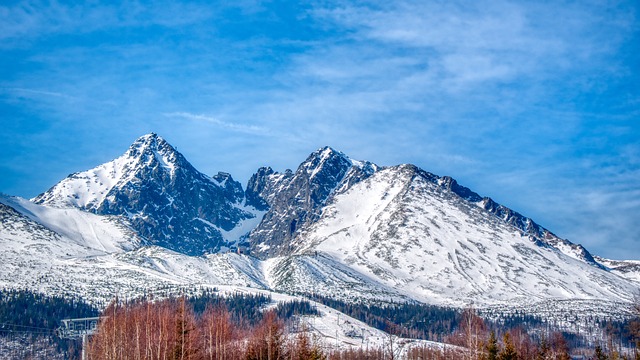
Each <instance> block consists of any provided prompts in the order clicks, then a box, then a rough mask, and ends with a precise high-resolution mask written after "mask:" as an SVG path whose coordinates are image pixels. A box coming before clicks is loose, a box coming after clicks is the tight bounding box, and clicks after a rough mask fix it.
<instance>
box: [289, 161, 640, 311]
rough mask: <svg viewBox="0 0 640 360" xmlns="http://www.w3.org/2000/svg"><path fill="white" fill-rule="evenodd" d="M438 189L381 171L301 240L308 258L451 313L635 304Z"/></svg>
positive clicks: (600, 278)
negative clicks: (563, 303) (471, 308)
mask: <svg viewBox="0 0 640 360" xmlns="http://www.w3.org/2000/svg"><path fill="white" fill-rule="evenodd" d="M435 186H436V185H435V184H433V183H431V182H429V181H426V180H425V179H422V178H420V177H414V173H413V172H412V171H411V168H410V167H408V166H407V167H402V166H401V167H397V168H390V169H385V170H381V171H379V172H377V173H376V174H374V175H373V176H372V177H371V178H369V179H367V180H365V181H363V182H361V183H358V184H356V185H355V186H353V187H352V188H351V189H349V190H348V191H346V192H344V193H341V194H338V195H337V196H336V197H335V198H334V199H333V201H332V202H331V204H329V205H328V206H327V207H326V208H325V209H324V211H323V214H322V218H321V219H320V221H318V222H317V223H316V224H314V225H313V226H312V227H311V229H310V230H309V231H308V232H307V233H305V234H304V235H303V236H301V237H300V239H301V240H300V241H301V244H299V246H300V247H301V249H302V250H300V251H299V252H298V254H300V255H303V254H308V253H310V252H313V251H318V252H320V253H321V254H324V255H326V257H328V258H331V259H333V260H335V261H337V262H339V263H340V264H343V265H344V266H348V267H349V268H351V269H352V270H354V271H357V272H358V273H360V274H361V275H363V277H370V278H371V279H374V280H375V281H378V282H380V283H381V284H384V285H386V286H388V287H389V288H393V289H397V290H398V291H399V292H400V293H401V294H404V295H406V296H407V297H408V298H412V299H416V300H419V301H422V302H427V303H435V304H442V305H453V306H460V307H462V306H465V305H467V304H469V303H474V304H476V305H477V306H494V305H498V304H532V303H536V302H539V301H545V300H549V299H562V300H569V299H582V300H603V299H607V300H610V301H621V302H627V301H629V300H630V296H631V294H633V293H634V286H633V285H632V284H631V283H629V282H627V281H623V280H622V279H621V278H620V277H619V276H617V275H615V274H612V273H610V272H607V271H604V270H602V269H599V268H597V267H594V266H592V265H590V264H587V263H585V262H584V261H581V260H579V259H576V258H574V257H570V256H567V255H566V254H565V253H564V252H566V251H567V250H566V249H564V250H565V251H561V249H554V248H551V247H540V246H537V245H535V243H533V242H532V241H531V240H530V239H529V238H528V237H526V236H523V235H522V233H521V232H519V231H517V230H516V229H515V228H513V227H511V226H510V225H508V224H505V223H503V222H501V221H499V220H498V219H496V218H495V217H493V216H492V215H491V214H488V213H487V212H485V211H483V210H482V209H479V208H478V207H476V206H473V205H472V204H470V203H467V202H464V201H461V199H460V198H458V197H456V196H455V195H452V194H447V193H444V192H442V191H441V190H440V189H437V188H435ZM321 258H322V257H321ZM299 261H302V260H299ZM309 261H311V260H309ZM327 266H329V265H328V264H327ZM334 266H335V265H334ZM299 276H303V275H299ZM309 276H310V275H309ZM311 278H312V277H309V278H307V279H311ZM318 283H322V281H321V280H316V284H315V285H312V284H310V282H309V281H303V282H302V284H304V285H300V286H301V287H303V286H306V288H307V289H308V290H309V291H310V288H311V287H312V286H319V285H318ZM349 286H353V284H350V285H349ZM296 290H298V291H300V290H301V289H300V288H298V289H296Z"/></svg>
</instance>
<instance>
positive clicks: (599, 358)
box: [594, 345, 608, 360]
mask: <svg viewBox="0 0 640 360" xmlns="http://www.w3.org/2000/svg"><path fill="white" fill-rule="evenodd" d="M594 356H595V359H596V360H607V359H608V357H607V355H606V354H605V353H604V351H603V350H602V347H601V346H600V345H598V346H596V349H595V353H594Z"/></svg>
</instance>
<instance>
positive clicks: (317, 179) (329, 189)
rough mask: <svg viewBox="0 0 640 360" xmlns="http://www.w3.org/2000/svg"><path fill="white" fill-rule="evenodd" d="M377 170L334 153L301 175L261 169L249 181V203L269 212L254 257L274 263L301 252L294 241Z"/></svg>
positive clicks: (319, 155)
mask: <svg viewBox="0 0 640 360" xmlns="http://www.w3.org/2000/svg"><path fill="white" fill-rule="evenodd" d="M377 169H378V168H377V166H376V165H374V164H372V163H369V162H359V161H354V160H351V159H350V158H349V157H347V156H346V155H344V154H343V153H341V152H338V151H336V150H334V149H332V148H330V147H325V148H322V149H319V150H317V151H315V152H313V153H312V154H311V155H309V157H308V158H307V159H306V160H305V161H304V162H303V163H302V164H300V166H299V167H298V169H297V170H296V171H295V173H294V172H292V171H286V172H285V173H284V174H280V173H276V172H274V171H273V170H272V169H271V168H261V169H259V170H258V172H257V173H256V174H255V175H254V176H253V177H252V178H251V179H250V180H249V184H248V186H247V199H251V203H252V204H254V206H260V207H261V208H265V209H268V211H267V212H266V214H265V215H264V218H263V219H262V222H261V223H260V224H259V225H258V227H257V228H256V229H254V230H253V231H252V232H251V234H250V236H249V240H250V243H251V247H252V253H253V254H255V255H258V256H261V257H269V256H274V255H282V254H288V253H291V252H293V251H295V249H294V248H293V239H295V237H296V236H297V235H298V234H299V233H300V231H301V230H303V229H305V228H306V227H308V226H309V225H310V224H313V223H314V222H315V221H316V220H317V219H318V217H319V216H320V213H321V212H322V208H323V206H324V205H325V203H326V202H327V200H328V199H329V198H330V197H331V196H333V195H334V194H336V193H339V192H340V191H343V190H344V189H346V188H349V187H350V186H351V185H353V184H354V183H357V182H359V181H360V180H362V179H365V178H367V177H368V176H370V175H371V174H373V173H374V172H375V171H376V170H377Z"/></svg>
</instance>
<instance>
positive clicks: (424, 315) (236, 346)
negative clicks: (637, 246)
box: [0, 289, 640, 360]
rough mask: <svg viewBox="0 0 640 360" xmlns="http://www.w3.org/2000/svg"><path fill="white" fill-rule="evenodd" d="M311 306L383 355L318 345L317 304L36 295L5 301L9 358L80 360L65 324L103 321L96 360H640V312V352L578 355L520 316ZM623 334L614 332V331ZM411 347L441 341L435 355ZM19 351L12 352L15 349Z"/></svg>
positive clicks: (636, 336) (609, 340)
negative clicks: (369, 332)
mask: <svg viewBox="0 0 640 360" xmlns="http://www.w3.org/2000/svg"><path fill="white" fill-rule="evenodd" d="M307 297H308V298H310V300H313V301H315V302H317V303H321V304H325V305H327V306H329V307H332V308H334V309H337V310H339V311H341V312H344V313H346V314H347V315H349V316H352V317H354V318H356V319H359V320H362V321H363V322H365V323H367V324H369V325H370V326H372V327H376V328H378V329H381V330H384V331H386V332H387V333H388V334H389V335H388V337H387V338H386V339H385V340H386V341H385V342H384V343H383V344H384V345H383V346H380V347H377V348H376V347H374V346H370V347H369V346H368V347H365V348H363V347H355V348H335V347H333V346H331V344H330V343H329V342H327V341H323V340H322V339H320V338H318V337H317V336H315V335H314V331H312V330H313V329H310V328H309V324H310V322H308V321H306V322H305V321H300V319H301V317H306V318H309V317H314V316H319V312H318V310H317V309H316V305H313V304H314V303H312V302H311V301H308V300H295V301H290V302H275V301H273V299H272V298H271V297H270V296H269V295H264V294H246V293H234V294H221V293H219V292H218V291H216V290H215V289H212V290H205V291H200V292H199V293H198V294H197V295H184V296H180V297H164V296H163V297H162V298H154V297H152V296H147V297H144V298H140V299H136V300H126V301H125V300H122V299H114V300H113V301H112V302H111V304H109V305H108V306H107V307H106V309H105V310H103V311H102V312H100V313H99V312H98V310H97V309H96V308H94V307H92V306H91V305H89V304H86V303H84V302H82V300H80V299H65V298H61V297H52V296H45V295H40V294H35V293H32V292H29V291H16V290H4V291H1V292H0V356H2V357H3V358H16V359H24V358H51V359H64V358H78V357H79V356H80V348H81V343H79V342H77V341H75V342H74V341H71V340H64V339H59V338H57V337H56V336H55V328H56V327H57V326H58V325H59V322H60V320H61V319H63V318H79V317H90V316H97V315H98V314H99V315H100V317H101V319H100V321H99V324H98V331H97V335H94V336H92V337H90V341H89V345H88V347H87V350H88V355H89V358H90V359H247V360H249V359H269V360H271V359H274V360H275V359H396V358H399V357H402V358H407V359H469V360H471V359H473V360H480V359H483V360H484V359H486V360H494V359H495V360H507V359H518V360H543V359H562V360H564V359H571V357H570V355H571V356H582V357H578V358H580V359H620V360H621V359H629V360H638V359H640V351H639V348H640V317H639V316H640V306H636V309H635V310H636V314H637V315H638V316H637V317H636V319H633V320H630V321H628V322H627V323H625V324H624V326H623V327H624V329H625V334H624V336H626V337H628V338H629V339H630V341H635V345H636V346H635V348H633V347H628V346H627V347H622V346H620V344H621V341H620V338H621V336H622V335H621V334H619V333H616V332H614V331H609V332H608V331H607V329H605V336H604V337H603V338H602V341H599V342H597V343H593V344H590V346H582V345H581V346H576V345H575V344H577V342H576V341H575V339H574V338H572V337H571V336H570V334H565V333H562V332H559V331H550V332H540V331H538V330H536V329H537V328H536V327H535V325H536V324H537V321H538V319H536V318H532V317H528V316H520V315H518V316H515V315H514V316H512V318H511V320H510V321H508V322H501V323H495V322H490V321H486V320H484V319H482V318H481V317H480V316H479V315H478V313H477V312H476V310H475V309H473V308H468V309H465V310H464V311H459V310H455V309H450V308H442V307H436V306H427V305H421V304H390V305H387V306H376V305H371V304H370V305H365V304H349V303H344V302H340V301H336V300H333V299H330V298H327V297H320V296H317V295H316V296H312V295H307ZM619 327H621V326H617V325H616V326H611V328H612V329H615V328H619ZM402 338H418V339H430V340H437V341H439V342H442V343H446V344H449V345H447V346H441V347H433V346H427V345H426V343H419V342H418V343H415V344H414V345H413V346H411V347H406V346H405V347H402V346H401V345H402V343H403V342H404V340H403V339H402ZM7 344H9V345H7Z"/></svg>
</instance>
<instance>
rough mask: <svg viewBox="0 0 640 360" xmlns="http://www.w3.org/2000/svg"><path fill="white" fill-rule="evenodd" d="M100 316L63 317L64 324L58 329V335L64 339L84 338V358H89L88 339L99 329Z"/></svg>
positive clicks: (84, 359)
mask: <svg viewBox="0 0 640 360" xmlns="http://www.w3.org/2000/svg"><path fill="white" fill-rule="evenodd" d="M98 320H100V318H99V317H89V318H80V319H63V320H61V321H62V325H61V326H60V327H59V328H58V329H57V330H56V333H57V334H58V337H61V338H64V339H74V340H75V339H80V338H82V360H86V359H87V341H88V340H89V335H93V334H95V333H96V330H97V329H98Z"/></svg>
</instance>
